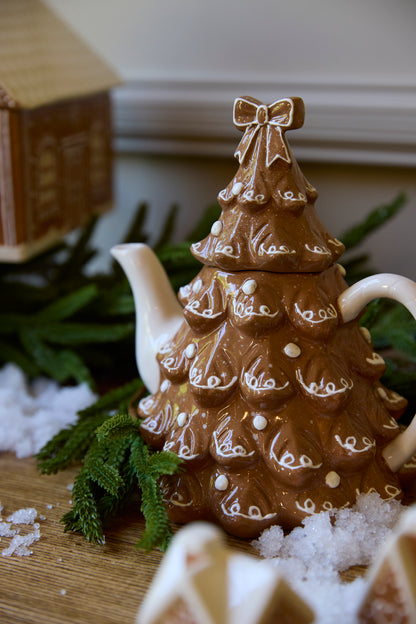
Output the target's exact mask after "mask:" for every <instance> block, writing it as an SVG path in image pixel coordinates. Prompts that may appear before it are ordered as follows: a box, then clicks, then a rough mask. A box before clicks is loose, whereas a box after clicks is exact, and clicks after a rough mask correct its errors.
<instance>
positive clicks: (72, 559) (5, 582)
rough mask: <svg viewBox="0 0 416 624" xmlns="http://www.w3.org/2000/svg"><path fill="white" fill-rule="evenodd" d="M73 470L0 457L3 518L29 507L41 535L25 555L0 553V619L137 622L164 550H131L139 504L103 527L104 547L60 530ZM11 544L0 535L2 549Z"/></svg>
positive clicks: (61, 623) (9, 622)
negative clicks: (45, 469)
mask: <svg viewBox="0 0 416 624" xmlns="http://www.w3.org/2000/svg"><path fill="white" fill-rule="evenodd" d="M75 474H76V470H75V469H69V470H67V471H65V472H62V473H59V474H57V475H53V476H41V475H39V473H38V472H37V469H36V465H35V461H34V459H32V458H28V459H16V457H15V456H14V455H12V454H10V453H4V454H0V501H1V504H2V505H3V512H2V516H3V520H5V518H6V517H7V516H8V515H10V514H11V513H13V512H14V511H16V510H18V509H21V508H25V507H34V508H35V509H36V510H37V512H38V518H37V521H38V522H39V523H40V533H41V536H40V540H39V541H38V542H35V543H34V544H33V545H32V546H31V550H32V551H33V554H31V555H30V556H27V557H18V556H16V555H12V556H11V557H3V556H2V557H0V622H1V624H17V623H19V624H22V623H23V622H25V623H26V622H27V623H28V624H29V623H30V624H38V623H39V624H66V623H68V624H69V623H70V624H78V623H79V624H95V623H96V622H97V624H98V622H99V623H100V624H110V623H114V624H121V623H123V624H130V623H131V624H133V623H134V618H135V614H136V611H137V609H138V606H139V605H140V602H141V600H142V598H143V595H144V592H145V591H146V588H147V587H148V586H149V584H150V582H151V580H152V577H153V574H154V572H155V570H156V567H157V565H158V564H159V562H160V560H161V558H162V553H160V552H158V551H153V552H151V553H145V552H144V551H141V550H140V551H139V550H137V549H135V548H134V544H135V543H136V542H137V540H138V539H139V537H140V535H141V532H142V530H143V523H142V521H141V519H140V517H139V512H138V509H137V508H135V509H130V510H129V511H128V512H127V513H126V514H124V516H123V517H122V518H120V519H119V520H118V521H117V522H116V524H115V525H114V527H112V528H111V530H108V531H107V532H106V543H105V544H104V545H103V546H100V545H94V544H90V543H88V542H87V541H86V539H85V538H84V537H82V536H80V535H74V534H71V533H64V531H63V526H62V524H61V523H60V522H59V520H60V518H61V516H62V515H63V514H64V513H65V512H66V511H67V510H68V509H70V502H69V501H70V498H71V494H70V491H69V490H68V485H69V484H70V483H71V481H73V479H74V476H75ZM39 516H44V517H45V519H44V520H42V519H41V520H39ZM21 532H22V534H23V532H24V531H23V527H22V531H21ZM9 543H10V538H6V537H2V538H1V542H0V551H3V550H4V549H5V548H6V547H7V546H8V545H9Z"/></svg>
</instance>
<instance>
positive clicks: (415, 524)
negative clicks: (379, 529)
mask: <svg viewBox="0 0 416 624" xmlns="http://www.w3.org/2000/svg"><path fill="white" fill-rule="evenodd" d="M357 620H358V622H359V624H386V623H387V622H388V623H389V624H413V623H414V622H416V507H414V506H413V507H411V508H410V509H409V510H408V511H406V512H405V513H404V514H403V516H402V519H401V521H400V522H399V525H398V527H397V528H396V529H395V531H394V533H393V535H392V536H391V537H390V539H389V540H387V542H386V544H385V545H384V546H383V548H382V549H381V550H380V553H379V555H378V557H377V559H376V561H375V563H374V564H373V566H372V568H371V570H370V572H369V579H368V589H367V591H366V594H365V596H364V598H363V601H362V604H361V606H360V609H359V613H358V617H357Z"/></svg>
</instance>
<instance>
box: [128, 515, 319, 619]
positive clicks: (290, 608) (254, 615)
mask: <svg viewBox="0 0 416 624" xmlns="http://www.w3.org/2000/svg"><path fill="white" fill-rule="evenodd" d="M239 578H240V581H241V578H244V591H243V592H241V591H240V590H239V589H238V586H239V580H238V579H239ZM314 619H315V618H314V613H313V611H312V610H311V609H310V608H309V606H308V605H307V604H306V603H305V602H304V600H303V599H302V598H301V597H300V596H299V595H298V594H297V593H296V592H295V591H294V590H293V589H292V588H291V587H290V586H289V584H288V583H287V582H286V581H285V580H284V579H283V577H281V576H280V575H279V574H278V573H277V572H276V571H275V570H273V568H272V567H271V566H270V565H268V564H267V563H265V562H264V561H259V560H257V559H255V558H254V557H253V556H250V555H247V554H243V553H238V552H236V551H233V550H231V549H230V548H228V547H227V545H226V543H225V539H224V534H223V533H222V531H221V530H220V529H219V528H218V527H215V526H214V525H212V524H209V523H205V522H196V523H191V524H190V525H188V526H186V527H184V528H183V529H181V530H180V531H179V532H178V533H177V534H176V535H175V536H174V538H173V540H172V543H171V545H170V546H169V549H168V552H167V554H166V555H165V557H164V559H163V561H162V563H161V565H160V567H159V569H158V571H157V573H156V576H155V578H154V579H153V582H152V585H151V587H150V590H149V592H148V593H147V595H146V596H145V598H144V601H143V603H142V605H141V607H140V609H139V611H138V614H137V619H136V624H179V623H182V624H184V623H186V622H190V623H191V622H192V624H274V622H281V624H310V623H311V622H313V621H314Z"/></svg>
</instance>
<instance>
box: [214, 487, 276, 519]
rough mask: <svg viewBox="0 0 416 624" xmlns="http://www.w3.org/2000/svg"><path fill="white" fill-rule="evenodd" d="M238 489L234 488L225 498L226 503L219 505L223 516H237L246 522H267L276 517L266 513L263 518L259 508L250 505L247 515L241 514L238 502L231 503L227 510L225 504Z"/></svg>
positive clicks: (274, 514)
mask: <svg viewBox="0 0 416 624" xmlns="http://www.w3.org/2000/svg"><path fill="white" fill-rule="evenodd" d="M237 490H238V487H235V488H234V489H233V490H232V492H231V493H230V495H229V496H228V497H227V499H226V501H225V502H224V503H221V509H222V511H223V512H224V514H225V515H226V516H231V517H232V518H233V517H236V516H239V517H240V518H246V519H247V520H257V521H259V522H260V521H262V520H269V518H274V517H275V516H277V513H268V514H266V515H265V516H263V515H262V513H261V511H260V508H259V507H257V505H251V506H250V507H249V508H248V513H247V514H245V513H242V512H241V511H240V510H241V506H240V503H239V502H238V501H234V503H232V504H231V505H230V506H229V507H228V508H227V507H226V504H227V503H228V502H229V501H230V499H231V498H232V497H233V496H234V494H235V493H236V492H237Z"/></svg>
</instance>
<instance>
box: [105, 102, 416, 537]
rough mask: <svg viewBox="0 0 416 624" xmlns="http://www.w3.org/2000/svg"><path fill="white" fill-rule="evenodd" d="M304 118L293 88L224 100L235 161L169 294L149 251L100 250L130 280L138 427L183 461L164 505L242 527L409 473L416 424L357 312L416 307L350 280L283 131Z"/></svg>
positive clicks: (395, 486)
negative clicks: (205, 229) (371, 306)
mask: <svg viewBox="0 0 416 624" xmlns="http://www.w3.org/2000/svg"><path fill="white" fill-rule="evenodd" d="M303 117H304V107H303V102H302V100H301V99H300V98H285V99H283V100H278V101H276V102H274V103H273V104H271V105H270V106H265V105H264V104H262V103H261V102H259V101H257V100H255V99H253V98H249V97H244V98H238V99H237V100H236V102H235V105H234V123H235V124H236V126H237V127H238V128H239V129H241V130H243V131H244V135H243V138H242V140H241V142H240V145H239V146H238V148H237V151H236V154H235V155H236V157H237V159H238V160H239V163H240V166H239V169H238V171H237V173H236V175H235V177H234V178H233V180H232V181H231V182H230V184H229V185H228V186H227V187H226V188H225V189H224V190H223V191H221V193H220V194H219V198H218V199H219V203H220V205H221V208H222V213H221V216H220V218H219V219H218V221H216V222H215V223H213V225H212V228H211V232H210V233H209V234H208V236H207V237H206V238H205V239H204V240H202V241H200V242H198V243H195V244H194V245H193V246H192V248H191V250H192V253H193V254H194V256H195V257H196V258H198V259H199V260H200V261H201V263H202V264H203V268H202V270H201V271H200V272H199V274H198V275H197V276H196V277H195V278H194V279H193V280H192V282H191V283H190V284H188V285H187V286H184V287H183V288H181V290H180V293H179V299H180V303H179V301H178V299H177V298H176V296H175V294H174V292H173V291H172V289H171V286H170V284H169V281H168V278H167V276H166V274H165V271H164V269H163V267H162V266H161V264H160V263H159V261H158V260H157V258H156V256H155V254H154V253H153V252H152V251H151V249H150V248H149V247H147V246H146V245H143V244H127V245H117V246H116V247H114V248H113V249H112V250H111V252H112V254H113V256H114V257H115V258H116V259H117V260H118V262H119V263H120V264H121V266H122V267H123V269H124V271H125V273H126V275H127V277H128V279H129V281H130V284H131V288H132V291H133V295H134V300H135V306H136V315H137V330H136V357H137V366H138V369H139V373H140V375H141V377H142V379H143V382H144V383H145V385H146V387H147V388H148V390H149V392H150V393H151V394H150V395H149V396H148V397H146V398H145V399H143V400H142V401H141V403H140V405H139V409H138V416H139V417H140V418H141V419H142V422H141V425H140V429H141V432H142V435H143V437H144V438H145V440H146V441H147V442H148V443H149V444H150V445H152V446H153V447H155V448H159V449H162V448H163V449H165V450H170V451H172V452H175V453H177V454H178V455H179V457H180V458H181V459H183V465H184V468H185V470H184V471H183V472H182V473H180V474H178V475H172V476H168V477H163V479H162V482H161V485H162V489H163V494H164V499H165V501H166V505H167V508H168V512H169V514H170V516H171V518H172V519H173V520H174V521H178V522H188V521H191V520H195V519H208V520H214V521H216V522H218V523H220V524H222V525H223V526H224V528H225V529H226V530H228V531H229V532H230V533H233V534H235V535H238V536H243V537H252V536H256V535H258V534H259V533H260V531H261V530H263V529H264V528H266V527H267V526H270V525H271V524H281V525H282V526H284V527H286V528H288V529H290V528H292V527H294V526H296V525H297V524H299V523H300V522H301V521H302V519H303V518H304V517H305V516H307V515H309V514H311V513H317V512H319V511H322V510H331V509H333V508H337V507H341V506H343V505H348V504H351V503H353V502H354V501H355V498H356V496H357V494H358V493H360V492H369V491H375V492H378V493H379V494H380V496H381V497H382V498H384V499H391V498H396V497H397V498H400V497H401V496H402V495H403V489H404V488H405V485H404V484H405V483H406V480H407V481H409V479H410V480H411V479H413V474H414V473H415V471H416V461H413V460H411V458H412V457H413V455H414V454H415V452H416V420H415V419H414V420H413V421H412V423H411V425H410V426H409V427H407V429H403V428H402V427H400V425H399V424H398V422H397V420H398V418H399V417H400V415H401V413H402V412H403V410H404V409H405V407H406V400H405V399H403V398H402V397H401V396H399V395H398V394H397V393H395V392H392V391H391V390H389V389H388V388H385V387H384V385H383V384H382V383H381V381H380V378H381V376H382V374H383V372H384V369H385V365H384V362H383V359H382V358H381V357H380V356H379V355H378V354H376V353H374V351H373V345H372V341H371V336H370V335H369V332H368V330H366V329H365V328H361V327H360V326H359V323H358V317H359V314H360V312H361V310H362V309H363V308H364V306H365V305H366V304H367V303H368V302H370V301H371V300H372V299H374V298H377V297H387V298H391V299H394V300H396V301H399V302H401V303H402V304H403V305H405V306H406V307H407V308H408V310H409V311H410V312H411V313H412V315H413V316H414V317H415V318H416V284H415V283H414V282H412V281H411V280H409V279H406V278H404V277H400V276H397V275H391V274H380V275H374V276H372V277H369V278H366V279H364V280H362V281H360V282H359V283H357V284H354V285H353V286H351V287H347V284H346V282H345V281H344V273H345V272H344V270H343V268H342V266H341V265H339V264H338V262H337V260H338V258H339V257H340V255H341V254H342V252H343V251H344V247H343V245H342V243H341V242H340V241H338V240H337V239H335V238H333V237H332V236H330V234H329V233H328V232H327V231H326V229H325V228H324V226H323V225H322V224H321V223H320V221H319V219H318V217H317V215H316V212H315V208H314V203H315V201H316V198H317V192H316V190H315V189H314V188H313V187H312V186H311V185H310V183H309V182H308V181H307V180H306V179H305V177H304V176H303V174H302V172H301V170H300V168H299V166H298V164H297V163H296V161H295V159H294V157H293V155H292V153H291V151H290V148H289V145H288V144H287V142H286V138H285V132H286V131H287V130H289V129H292V128H297V127H300V126H301V125H302V123H303ZM409 460H410V461H409Z"/></svg>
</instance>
